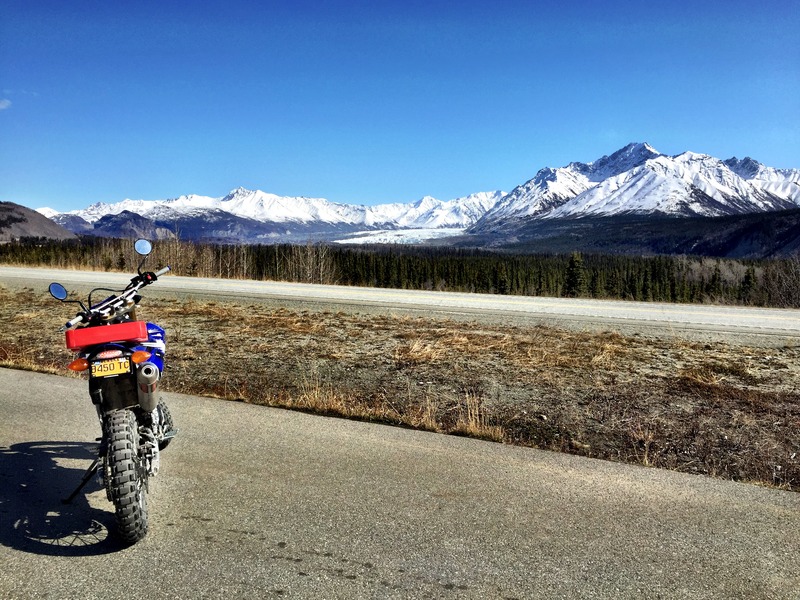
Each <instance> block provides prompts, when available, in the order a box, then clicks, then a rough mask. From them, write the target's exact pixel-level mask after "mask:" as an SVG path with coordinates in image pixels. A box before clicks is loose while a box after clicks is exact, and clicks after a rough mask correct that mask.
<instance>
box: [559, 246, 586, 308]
mask: <svg viewBox="0 0 800 600" xmlns="http://www.w3.org/2000/svg"><path fill="white" fill-rule="evenodd" d="M586 291H587V284H586V268H585V267H584V266H583V257H582V256H581V255H580V253H579V252H573V253H572V255H571V256H570V257H569V263H568V264H567V273H566V276H565V279H564V296H567V297H568V298H577V297H578V296H584V295H585V294H586Z"/></svg>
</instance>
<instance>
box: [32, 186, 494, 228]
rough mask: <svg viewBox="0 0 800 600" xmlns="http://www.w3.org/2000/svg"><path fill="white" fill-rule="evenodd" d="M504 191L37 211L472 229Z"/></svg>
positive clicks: (247, 196) (237, 195) (240, 191)
mask: <svg viewBox="0 0 800 600" xmlns="http://www.w3.org/2000/svg"><path fill="white" fill-rule="evenodd" d="M504 195H505V192H501V191H495V192H480V193H477V194H471V195H469V196H466V197H463V198H456V199H454V200H448V201H442V200H437V199H435V198H432V197H430V196H426V197H424V198H422V199H420V200H418V201H416V202H412V203H408V204H402V203H396V204H379V205H376V206H362V205H352V204H339V203H335V202H330V201H328V200H326V199H324V198H306V197H287V196H277V195H275V194H270V193H267V192H262V191H260V190H247V189H245V188H241V187H240V188H237V189H235V190H232V191H231V192H230V193H229V194H228V195H226V196H224V197H222V198H212V197H208V196H198V195H190V196H181V197H179V198H174V199H169V200H123V201H121V202H117V203H114V204H106V203H97V204H93V205H91V206H89V207H88V208H86V209H82V210H74V211H70V212H67V213H57V212H56V211H54V210H52V209H49V208H41V209H39V212H40V213H42V214H44V215H45V216H47V217H48V218H51V219H53V220H57V221H66V220H67V219H68V218H72V219H75V218H79V219H82V220H84V221H85V222H88V223H96V222H97V221H99V220H100V219H101V218H102V217H105V216H108V215H119V214H121V213H123V212H125V211H128V212H131V213H135V214H137V215H140V216H143V217H146V218H148V219H151V220H154V221H163V222H170V221H175V220H179V219H183V218H188V217H192V218H202V216H203V215H204V214H205V215H208V217H209V218H212V217H214V216H215V215H216V217H215V218H217V219H218V218H219V214H220V213H227V214H229V215H234V216H236V217H241V218H244V219H252V220H254V221H259V222H261V223H284V224H287V225H291V224H303V225H318V226H324V225H331V226H341V225H346V226H357V227H382V228H416V229H419V228H427V229H434V228H440V227H443V228H461V229H464V228H466V227H469V226H470V225H472V224H473V223H475V221H477V220H478V219H479V218H480V217H481V216H483V214H484V213H485V212H486V211H487V210H488V209H489V208H491V207H492V206H493V205H494V204H495V203H496V202H497V201H498V200H499V199H500V198H502V197H503V196H504Z"/></svg>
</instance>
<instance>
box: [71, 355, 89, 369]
mask: <svg viewBox="0 0 800 600" xmlns="http://www.w3.org/2000/svg"><path fill="white" fill-rule="evenodd" d="M67 368H68V369H69V370H70V371H85V370H86V369H88V368H89V361H88V360H86V359H85V358H76V359H75V360H73V361H72V362H71V363H69V364H68V365H67Z"/></svg>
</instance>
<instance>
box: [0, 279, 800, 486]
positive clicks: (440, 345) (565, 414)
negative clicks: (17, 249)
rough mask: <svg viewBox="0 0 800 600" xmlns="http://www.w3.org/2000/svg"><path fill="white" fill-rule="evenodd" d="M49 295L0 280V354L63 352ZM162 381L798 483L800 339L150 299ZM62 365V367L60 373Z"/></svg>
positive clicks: (298, 406) (40, 357) (3, 361)
mask: <svg viewBox="0 0 800 600" xmlns="http://www.w3.org/2000/svg"><path fill="white" fill-rule="evenodd" d="M64 308H65V307H62V306H60V305H58V304H54V301H53V300H52V299H50V298H49V297H48V296H47V295H46V292H38V293H34V292H33V291H31V290H22V291H18V290H15V291H14V292H12V291H10V290H7V289H4V288H2V287H0V319H2V321H3V322H4V323H7V324H8V326H7V327H4V328H3V329H2V331H0V365H2V366H11V367H16V368H26V369H32V370H40V371H46V372H59V366H60V365H66V363H68V362H69V360H71V357H72V356H71V354H70V353H69V352H68V351H67V350H66V349H65V348H63V345H62V344H63V337H62V335H61V334H59V333H58V327H59V326H60V325H61V324H62V323H63V320H64V317H65V316H69V310H66V311H65V310H64ZM139 316H140V317H141V318H146V319H152V320H156V321H158V322H159V323H161V324H162V325H164V326H165V327H166V329H167V336H168V338H167V339H168V349H169V354H168V361H167V362H168V369H167V372H166V376H165V379H164V382H165V385H166V387H167V389H170V390H174V391H180V392H185V393H194V394H199V395H208V396H215V397H219V398H225V399H229V400H239V401H244V402H251V403H255V404H263V405H269V406H281V407H286V408H291V409H295V410H303V411H307V412H313V413H318V414H325V415H333V416H341V417H347V418H354V419H362V420H368V421H376V422H382V423H389V424H394V425H402V426H406V427H414V428H419V429H425V430H429V431H437V432H442V433H450V434H457V435H469V436H473V437H479V438H483V439H488V440H493V441H501V442H504V443H510V444H520V445H526V446H535V447H539V448H546V449H551V450H556V451H564V452H571V453H575V454H580V455H583V456H591V457H597V458H604V459H609V460H617V461H623V462H630V463H636V464H642V465H646V466H654V467H662V468H669V469H675V470H678V471H684V472H690V473H699V474H706V475H712V476H717V477H724V478H729V479H735V480H741V481H748V482H755V483H760V484H763V485H772V486H777V487H781V488H784V489H792V490H796V489H798V488H800V436H798V429H799V428H800V349H798V348H797V347H795V346H789V347H786V348H783V349H775V348H769V347H744V346H741V345H728V344H723V343H713V344H711V343H699V342H696V341H690V340H683V339H679V338H676V337H669V338H656V337H651V338H646V337H643V336H637V337H628V336H623V335H620V334H619V333H617V332H609V331H605V332H590V331H583V332H581V331H569V330H566V329H559V328H556V327H549V326H544V325H537V324H534V325H531V326H524V327H522V326H502V325H487V324H485V323H477V322H457V321H451V320H447V319H435V318H430V319H426V318H418V317H408V316H397V317H396V316H392V315H385V314H381V315H364V314H357V313H345V312H336V313H334V312H330V311H295V310H291V309H288V308H286V307H278V308H275V307H270V306H265V305H254V304H238V303H235V302H227V303H219V302H203V301H200V300H186V301H184V300H174V299H167V300H158V299H155V298H147V300H146V301H145V302H144V303H143V306H142V309H141V310H140V314H139ZM60 372H61V373H63V374H66V373H67V372H66V371H60Z"/></svg>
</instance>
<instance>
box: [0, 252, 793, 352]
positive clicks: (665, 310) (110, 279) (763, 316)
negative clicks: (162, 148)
mask: <svg viewBox="0 0 800 600" xmlns="http://www.w3.org/2000/svg"><path fill="white" fill-rule="evenodd" d="M4 281H5V282H8V283H13V284H15V285H21V284H24V285H29V286H31V287H34V286H35V287H38V288H40V289H42V290H45V289H46V288H47V285H48V284H49V283H50V282H51V281H59V282H60V283H63V284H64V285H66V286H67V287H70V286H75V287H82V288H90V287H93V286H106V287H124V284H125V283H127V281H128V277H126V275H125V274H123V273H101V272H92V271H68V270H57V269H29V268H17V267H7V266H0V282H4ZM164 292H167V293H169V292H172V293H176V294H185V295H190V294H192V295H200V296H204V297H215V298H235V299H239V300H242V299H244V300H247V299H250V300H259V299H273V300H274V299H278V300H283V301H288V302H306V303H308V302H312V303H317V304H326V305H333V306H336V305H339V306H355V307H364V308H370V307H372V308H376V307H377V308H381V309H401V310H402V309H405V310H417V311H424V312H428V313H445V314H466V315H469V316H473V315H479V316H486V315H493V316H495V317H498V316H501V317H502V316H507V317H513V318H525V319H529V320H537V319H538V320H548V321H557V322H561V323H568V322H570V323H571V322H577V323H580V324H583V323H600V324H604V325H615V326H626V327H629V328H634V329H635V328H636V327H638V326H645V327H652V328H660V329H662V330H678V332H680V330H687V331H692V330H701V331H711V332H723V333H728V334H734V335H738V334H757V335H771V336H778V337H781V338H786V337H797V336H800V310H790V309H764V308H751V307H737V306H717V305H697V304H666V303H657V302H624V301H612V300H587V299H575V298H546V297H531V296H500V295H492V294H466V293H452V292H432V291H431V292H429V291H415V290H393V289H381V288H363V287H347V286H334V285H312V284H303V283H286V282H274V281H245V280H231V279H200V278H193V277H179V276H174V275H166V276H164V277H162V278H161V279H160V280H159V282H158V285H157V286H154V288H149V289H148V290H147V293H164Z"/></svg>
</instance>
